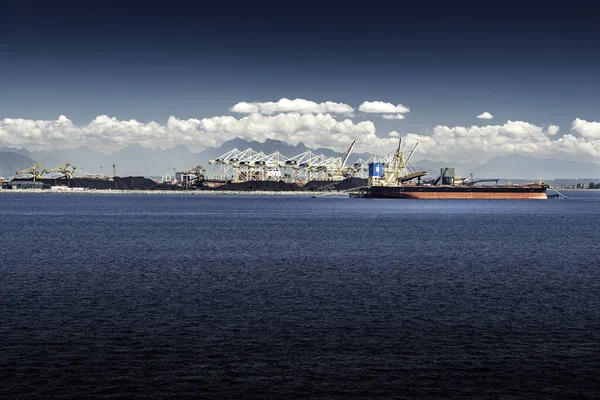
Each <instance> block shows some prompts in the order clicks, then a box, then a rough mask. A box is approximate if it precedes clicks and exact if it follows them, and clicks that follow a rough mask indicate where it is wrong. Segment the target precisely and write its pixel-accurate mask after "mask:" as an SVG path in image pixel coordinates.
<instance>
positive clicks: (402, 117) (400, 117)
mask: <svg viewBox="0 0 600 400" xmlns="http://www.w3.org/2000/svg"><path fill="white" fill-rule="evenodd" d="M381 118H383V119H404V115H402V114H384V115H382V116H381Z"/></svg>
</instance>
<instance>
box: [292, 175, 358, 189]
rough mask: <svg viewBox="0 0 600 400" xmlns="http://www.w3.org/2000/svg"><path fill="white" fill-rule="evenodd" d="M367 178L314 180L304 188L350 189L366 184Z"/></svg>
mask: <svg viewBox="0 0 600 400" xmlns="http://www.w3.org/2000/svg"><path fill="white" fill-rule="evenodd" d="M366 184H367V180H366V179H363V178H347V179H344V180H343V181H320V180H312V181H309V182H307V183H306V185H304V186H303V187H302V190H310V191H338V190H349V189H354V188H356V187H360V186H365V185H366Z"/></svg>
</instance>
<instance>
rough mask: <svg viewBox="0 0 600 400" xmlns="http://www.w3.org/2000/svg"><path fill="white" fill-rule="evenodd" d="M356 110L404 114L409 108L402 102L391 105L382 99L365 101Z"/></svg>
mask: <svg viewBox="0 0 600 400" xmlns="http://www.w3.org/2000/svg"><path fill="white" fill-rule="evenodd" d="M358 111H362V112H365V113H386V114H405V113H407V112H410V108H408V107H405V106H403V105H402V104H397V105H393V104H392V103H386V102H383V101H365V102H363V103H362V104H361V105H360V106H358Z"/></svg>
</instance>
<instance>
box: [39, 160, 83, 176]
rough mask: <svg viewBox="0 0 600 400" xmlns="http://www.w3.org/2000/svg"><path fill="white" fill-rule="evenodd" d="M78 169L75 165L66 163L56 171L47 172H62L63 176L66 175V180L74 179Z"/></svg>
mask: <svg viewBox="0 0 600 400" xmlns="http://www.w3.org/2000/svg"><path fill="white" fill-rule="evenodd" d="M76 169H77V167H75V166H74V165H72V164H70V163H66V164H63V165H59V166H58V167H56V168H54V169H48V170H46V172H60V173H61V174H63V175H64V177H65V178H67V179H73V175H74V174H75V170H76Z"/></svg>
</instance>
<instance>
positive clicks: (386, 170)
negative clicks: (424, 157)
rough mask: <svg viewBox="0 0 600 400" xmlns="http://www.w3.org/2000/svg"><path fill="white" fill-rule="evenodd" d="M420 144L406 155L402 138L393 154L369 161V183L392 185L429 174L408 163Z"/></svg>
mask: <svg viewBox="0 0 600 400" xmlns="http://www.w3.org/2000/svg"><path fill="white" fill-rule="evenodd" d="M418 146H419V143H417V144H415V147H413V149H412V150H411V151H410V153H409V154H408V156H406V157H405V156H404V154H403V153H402V139H400V140H399V141H398V148H397V149H396V151H395V152H394V153H393V154H391V155H388V156H386V157H385V158H383V159H381V160H379V162H371V163H369V166H370V168H369V179H368V184H369V185H370V186H392V185H398V184H402V183H403V182H407V181H410V180H412V179H420V178H421V177H423V176H425V175H427V171H415V170H414V168H412V167H411V166H410V164H409V163H408V161H409V160H410V158H411V157H412V155H413V153H414V152H415V150H416V149H417V147H418Z"/></svg>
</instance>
